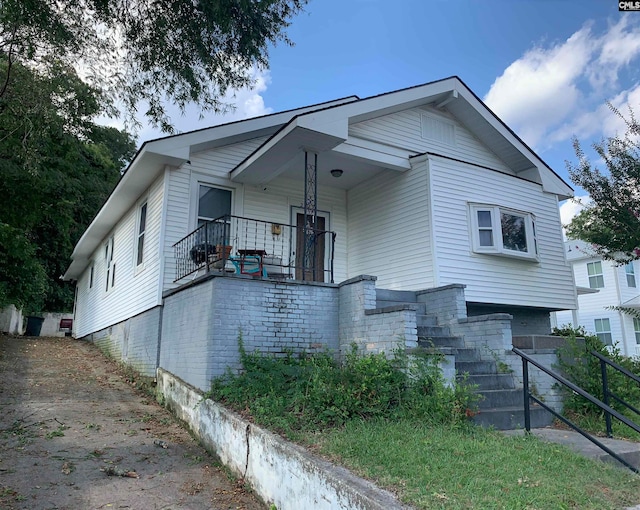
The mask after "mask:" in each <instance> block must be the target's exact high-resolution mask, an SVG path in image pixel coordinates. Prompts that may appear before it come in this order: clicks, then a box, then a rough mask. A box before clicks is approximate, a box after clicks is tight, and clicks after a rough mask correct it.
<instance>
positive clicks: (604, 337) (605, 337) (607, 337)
mask: <svg viewBox="0 0 640 510" xmlns="http://www.w3.org/2000/svg"><path fill="white" fill-rule="evenodd" d="M593 322H594V326H595V328H596V336H597V337H598V338H599V339H600V340H601V341H602V343H603V344H605V345H613V338H612V337H611V323H610V322H609V319H594V320H593Z"/></svg>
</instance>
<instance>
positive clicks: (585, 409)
mask: <svg viewBox="0 0 640 510" xmlns="http://www.w3.org/2000/svg"><path fill="white" fill-rule="evenodd" d="M554 334H556V335H559V336H563V337H564V338H565V339H566V343H565V346H564V347H563V348H562V349H560V350H559V352H558V360H559V361H558V368H559V369H560V370H561V371H562V372H563V374H564V375H565V377H566V378H567V379H569V380H570V381H571V382H573V383H574V384H575V385H577V386H579V387H580V388H582V389H583V390H585V391H586V392H588V393H590V394H591V395H593V396H595V397H596V398H598V399H599V400H604V394H603V387H602V373H601V368H600V360H599V359H598V358H596V357H595V356H593V355H592V354H591V351H595V352H598V353H600V354H602V355H603V356H606V357H607V358H609V359H611V360H612V361H613V362H614V363H617V364H618V365H620V366H622V367H624V368H625V369H627V370H628V371H629V372H631V373H633V374H635V375H638V376H640V359H639V358H630V357H628V356H624V355H623V354H622V353H621V352H620V349H619V348H618V347H617V346H616V345H613V346H605V344H604V343H603V342H602V341H601V340H600V339H599V338H598V337H597V336H595V335H590V334H588V333H587V332H586V330H585V329H584V328H583V327H578V328H571V327H568V326H564V327H562V328H556V329H554ZM607 381H608V387H609V392H610V393H613V394H615V395H617V396H618V397H619V398H620V399H622V400H624V401H626V402H627V403H629V404H631V405H632V406H634V407H635V408H637V409H638V408H640V384H638V383H636V382H634V381H633V380H631V379H630V378H628V377H626V376H625V375H624V374H622V373H620V372H618V371H617V370H614V369H613V368H611V367H608V368H607ZM609 405H610V407H612V408H613V409H615V410H616V411H618V412H620V413H621V414H623V415H626V416H628V417H629V418H630V419H631V420H632V421H634V422H635V423H640V416H639V415H637V414H636V413H633V412H632V411H630V410H629V409H628V408H627V407H626V406H624V405H623V404H622V403H620V402H619V401H617V400H616V399H610V402H609ZM564 411H565V414H566V415H567V416H568V417H569V418H570V419H571V420H572V421H576V422H577V423H578V424H579V425H580V426H582V427H584V428H586V430H589V431H591V432H594V433H604V432H605V419H604V414H605V413H604V411H602V410H601V409H600V408H599V407H598V406H596V405H595V404H593V403H591V402H590V401H588V400H587V399H585V398H584V397H582V396H580V395H578V394H577V393H574V392H573V391H571V390H569V389H566V390H565V399H564ZM613 425H614V434H615V435H616V436H618V437H633V438H635V439H638V438H640V435H638V434H637V433H636V432H634V431H633V430H631V429H630V428H628V427H627V426H626V425H624V424H622V423H620V422H618V421H617V420H615V418H614V420H613Z"/></svg>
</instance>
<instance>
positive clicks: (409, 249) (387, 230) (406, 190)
mask: <svg viewBox="0 0 640 510" xmlns="http://www.w3.org/2000/svg"><path fill="white" fill-rule="evenodd" d="M428 195H429V189H428V180H427V173H426V169H425V165H424V162H422V163H418V164H417V165H415V166H414V168H412V169H411V170H409V171H408V172H405V173H398V172H383V173H381V174H378V175H376V176H375V177H373V178H371V179H368V180H367V181H366V182H364V183H363V184H360V185H359V186H357V187H355V188H354V189H352V190H350V191H349V192H348V211H349V217H348V218H349V223H348V231H349V247H348V248H349V262H348V263H349V273H348V276H349V278H351V277H354V276H358V275H360V274H369V275H375V276H377V277H378V280H377V282H376V285H377V286H378V287H379V288H384V289H402V290H412V289H425V288H429V287H433V286H434V284H435V283H434V272H433V259H432V257H431V229H430V220H429V217H430V211H429V200H428Z"/></svg>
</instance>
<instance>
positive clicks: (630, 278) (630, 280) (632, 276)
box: [624, 262, 636, 287]
mask: <svg viewBox="0 0 640 510" xmlns="http://www.w3.org/2000/svg"><path fill="white" fill-rule="evenodd" d="M624 272H625V274H626V275H627V287H635V286H636V273H635V270H634V268H633V262H627V264H626V265H625V266H624Z"/></svg>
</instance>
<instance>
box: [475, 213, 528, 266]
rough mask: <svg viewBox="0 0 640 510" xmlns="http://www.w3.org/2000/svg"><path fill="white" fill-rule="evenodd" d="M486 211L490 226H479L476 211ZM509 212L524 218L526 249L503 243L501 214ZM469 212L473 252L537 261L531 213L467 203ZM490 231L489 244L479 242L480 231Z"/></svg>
mask: <svg viewBox="0 0 640 510" xmlns="http://www.w3.org/2000/svg"><path fill="white" fill-rule="evenodd" d="M480 211H485V212H488V213H489V215H490V218H491V226H489V227H487V226H480V225H479V223H478V212H480ZM503 213H504V214H511V215H514V216H521V217H523V218H524V225H525V236H526V242H527V250H526V251H517V250H512V249H509V248H506V247H505V246H504V243H503V235H502V221H501V215H502V214H503ZM469 214H470V217H471V239H472V246H473V251H474V253H480V254H486V255H499V256H502V257H511V258H517V259H524V260H531V261H538V260H539V256H538V242H537V239H536V230H535V229H536V227H535V221H536V218H535V216H534V215H533V214H532V213H529V212H525V211H518V210H516V209H511V208H509V207H501V206H498V205H489V204H469ZM481 231H484V232H487V231H488V232H490V233H491V241H492V245H491V246H483V245H482V244H481V242H480V232H481Z"/></svg>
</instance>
